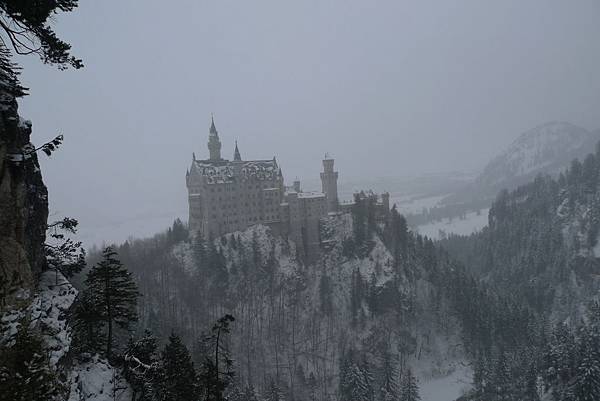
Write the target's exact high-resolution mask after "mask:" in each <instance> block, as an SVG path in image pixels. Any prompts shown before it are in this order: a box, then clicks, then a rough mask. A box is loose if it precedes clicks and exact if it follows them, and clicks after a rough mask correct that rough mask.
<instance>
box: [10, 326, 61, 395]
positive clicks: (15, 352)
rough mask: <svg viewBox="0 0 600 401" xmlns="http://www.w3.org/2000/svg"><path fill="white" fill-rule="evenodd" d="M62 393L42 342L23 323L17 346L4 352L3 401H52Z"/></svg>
mask: <svg viewBox="0 0 600 401" xmlns="http://www.w3.org/2000/svg"><path fill="white" fill-rule="evenodd" d="M59 392H60V385H59V383H58V380H57V378H56V376H55V374H54V372H53V370H52V369H51V368H50V363H49V359H48V354H47V351H46V350H45V349H44V346H43V341H42V338H41V337H40V336H39V335H38V334H37V333H34V332H32V331H31V330H30V329H29V321H27V320H25V321H23V322H21V324H20V326H19V329H18V331H17V333H16V336H15V339H14V344H13V345H12V346H8V345H5V346H3V347H2V348H0V401H50V400H54V399H55V397H56V396H57V395H58V394H59Z"/></svg>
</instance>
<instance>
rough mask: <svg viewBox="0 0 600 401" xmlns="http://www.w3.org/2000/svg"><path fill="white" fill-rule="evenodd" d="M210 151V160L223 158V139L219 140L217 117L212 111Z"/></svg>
mask: <svg viewBox="0 0 600 401" xmlns="http://www.w3.org/2000/svg"><path fill="white" fill-rule="evenodd" d="M208 151H209V153H210V160H221V141H220V140H219V133H218V132H217V128H216V127H215V119H214V117H213V115H212V113H211V115H210V129H209V134H208Z"/></svg>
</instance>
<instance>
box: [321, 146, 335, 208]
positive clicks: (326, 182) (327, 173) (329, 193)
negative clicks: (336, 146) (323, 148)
mask: <svg viewBox="0 0 600 401" xmlns="http://www.w3.org/2000/svg"><path fill="white" fill-rule="evenodd" d="M337 179H338V173H337V171H333V159H332V158H330V157H329V156H328V155H325V159H324V160H323V172H322V173H321V185H322V188H323V193H324V194H325V197H326V198H327V211H328V212H337V211H338V208H339V202H338V191H337Z"/></svg>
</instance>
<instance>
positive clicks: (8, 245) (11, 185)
mask: <svg viewBox="0 0 600 401" xmlns="http://www.w3.org/2000/svg"><path fill="white" fill-rule="evenodd" d="M0 78H1V77H0ZM0 81H1V82H0V310H1V309H2V308H4V307H5V306H6V305H8V304H10V303H12V302H13V301H15V300H16V299H18V298H20V297H22V296H24V295H26V293H27V292H30V291H31V290H32V289H33V287H34V284H35V278H36V277H37V276H38V275H39V274H40V273H41V271H42V269H43V266H44V263H45V257H44V241H45V232H46V225H47V217H48V191H47V189H46V186H45V185H44V182H43V181H42V175H41V172H40V167H39V163H38V159H37V155H36V153H35V147H34V146H33V145H32V144H31V142H30V135H31V123H30V122H29V121H26V120H23V119H22V118H21V117H20V116H19V114H18V105H17V100H16V96H15V91H14V90H12V89H13V88H11V85H10V84H7V82H6V81H5V80H2V79H0Z"/></svg>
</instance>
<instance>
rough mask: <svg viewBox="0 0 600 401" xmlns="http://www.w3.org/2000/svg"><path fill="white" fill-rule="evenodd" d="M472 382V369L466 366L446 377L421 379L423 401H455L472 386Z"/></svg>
mask: <svg viewBox="0 0 600 401" xmlns="http://www.w3.org/2000/svg"><path fill="white" fill-rule="evenodd" d="M470 382H471V371H470V369H468V368H466V367H460V368H458V369H456V370H455V371H454V372H453V373H452V374H450V375H448V376H446V377H441V378H436V379H431V380H429V381H424V380H421V381H420V382H419V387H420V395H421V401H454V400H456V399H457V398H458V397H460V396H461V395H463V394H464V393H465V392H466V391H467V390H468V389H469V388H470V384H469V383H470Z"/></svg>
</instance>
